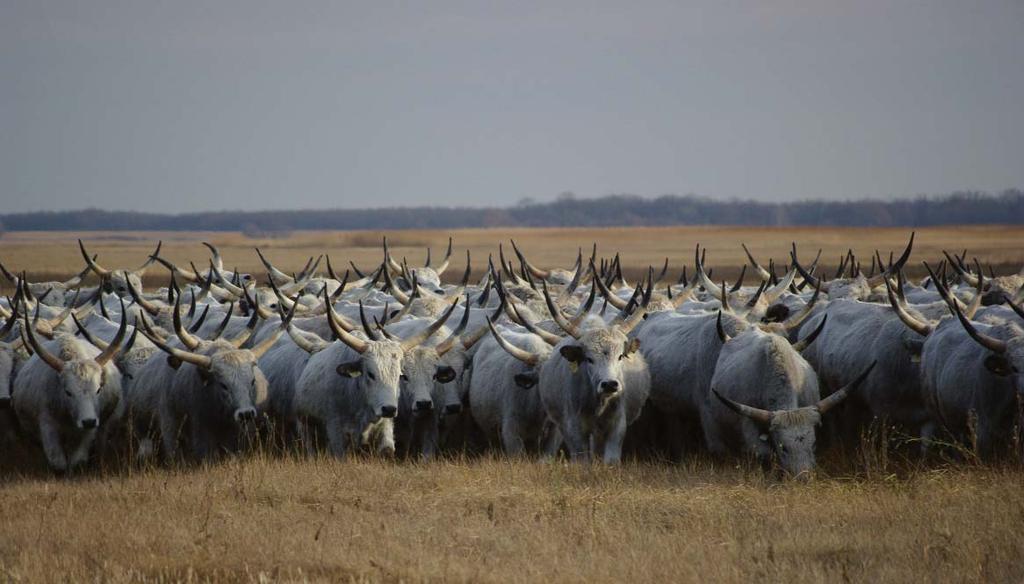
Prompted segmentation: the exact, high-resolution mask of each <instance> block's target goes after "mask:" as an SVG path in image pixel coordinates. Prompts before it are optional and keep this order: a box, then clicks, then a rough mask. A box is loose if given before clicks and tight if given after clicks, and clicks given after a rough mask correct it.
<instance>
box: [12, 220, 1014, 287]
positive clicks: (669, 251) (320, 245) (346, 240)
mask: <svg viewBox="0 0 1024 584" xmlns="http://www.w3.org/2000/svg"><path fill="white" fill-rule="evenodd" d="M910 232H911V229H904V228H886V229H867V228H839V227H828V228H736V227H652V228H635V227H628V228H627V227H623V228H609V229H591V228H579V229H459V230H453V231H450V232H449V231H396V232H383V233H382V232H369V231H362V232H358V231H357V232H321V231H310V232H295V233H294V234H291V235H288V236H287V237H283V238H273V239H261V238H250V237H246V236H244V235H241V234H239V233H232V232H15V233H8V234H6V235H4V236H3V237H2V238H0V262H3V263H4V265H5V266H7V268H8V269H10V270H22V269H24V270H27V271H28V273H29V279H30V280H43V279H48V278H55V277H58V276H63V275H67V274H71V273H73V272H76V271H78V270H79V269H81V267H83V266H84V262H83V261H82V257H81V254H80V252H79V250H78V244H77V243H76V240H77V239H78V238H81V239H83V240H84V241H85V243H86V246H87V248H88V250H89V252H90V253H92V254H98V255H99V260H98V261H99V262H100V264H101V265H103V266H105V267H114V268H126V267H135V266H138V265H140V264H141V263H142V262H143V261H145V259H146V257H147V256H148V255H149V254H150V253H152V252H153V249H154V247H155V245H156V242H157V241H158V240H162V241H163V250H162V251H161V254H160V255H161V256H163V257H165V258H166V259H168V260H170V261H172V262H175V263H178V264H181V265H182V266H183V267H187V265H188V261H189V260H193V261H195V262H197V264H199V262H205V261H206V258H208V257H209V252H208V250H207V249H206V248H205V247H203V246H202V245H201V244H200V242H202V241H208V242H210V243H213V244H214V245H216V246H217V247H218V248H219V249H220V251H221V254H222V255H223V256H224V261H225V265H226V267H228V268H233V267H237V268H239V269H240V270H242V271H244V272H250V273H255V274H262V273H263V266H262V265H261V264H260V262H259V258H258V257H257V256H256V253H255V251H254V248H255V247H259V248H260V249H261V250H262V251H263V253H264V254H265V255H266V256H267V258H269V259H270V261H272V262H274V264H275V265H276V266H277V267H279V268H281V269H284V270H294V271H298V270H300V269H302V266H303V265H304V264H305V262H306V260H307V259H308V258H309V257H310V256H316V255H319V254H321V253H326V254H329V255H330V257H331V260H332V263H333V265H334V267H335V269H339V270H340V271H339V274H340V273H341V271H343V270H344V269H345V268H346V267H348V262H349V261H353V262H355V264H356V265H357V266H359V268H360V269H362V270H364V271H366V270H371V269H373V268H374V267H376V266H377V265H379V264H380V262H381V260H382V259H383V254H382V252H381V238H382V236H383V235H388V237H389V243H390V246H391V248H392V254H393V256H394V257H395V258H396V259H401V258H402V257H406V258H408V260H409V263H410V265H417V264H422V262H423V260H424V258H425V250H426V248H427V247H430V248H431V249H432V250H433V257H434V261H435V264H436V262H437V261H438V260H439V259H440V258H441V257H442V256H443V254H444V249H445V247H446V246H447V242H448V237H449V236H451V237H452V238H453V239H454V253H453V256H452V258H453V259H452V268H451V269H449V271H448V272H447V273H446V274H445V279H446V280H458V279H459V278H460V277H461V275H462V271H463V269H464V267H465V257H466V256H465V254H466V251H467V250H469V252H470V253H471V254H472V258H473V267H474V273H475V274H481V273H482V271H483V269H484V268H485V267H486V265H487V257H488V255H489V254H493V255H494V257H495V260H497V253H498V243H499V242H504V243H505V248H506V249H505V252H506V259H509V260H512V261H515V256H514V254H513V253H512V250H511V249H510V246H509V244H508V241H509V240H510V239H514V240H515V241H516V243H517V244H519V245H520V247H521V249H522V250H523V252H524V253H525V254H526V255H527V258H528V259H529V260H530V262H531V263H533V264H534V265H536V266H538V267H544V268H550V267H559V266H561V267H566V268H568V267H570V266H571V265H572V263H573V261H575V259H576V251H577V249H578V248H583V250H584V253H585V254H587V255H589V250H590V247H591V245H592V244H594V243H596V244H597V246H598V254H599V255H603V256H612V255H614V254H615V253H616V252H619V253H620V254H621V256H622V262H623V266H625V267H626V268H627V271H629V272H631V273H632V274H634V275H638V274H640V273H641V272H642V271H644V270H646V268H647V266H649V265H653V266H655V268H656V269H660V267H661V266H662V264H663V263H664V261H665V258H668V259H669V265H670V273H671V274H674V275H678V274H679V273H680V271H681V270H682V267H683V265H688V266H690V269H691V270H692V268H693V251H694V246H695V245H696V244H698V243H699V244H701V246H703V247H706V248H707V250H708V252H707V265H708V266H709V267H712V268H715V267H717V268H719V271H721V272H724V273H723V274H722V275H724V276H725V277H727V278H735V277H736V274H737V272H738V268H739V267H740V266H741V265H743V264H744V263H746V258H745V256H744V255H743V250H742V248H740V243H741V242H742V243H746V245H747V247H749V248H750V250H751V252H753V253H754V254H755V256H756V257H757V259H758V260H759V261H760V262H761V263H762V264H764V265H765V266H767V265H768V259H769V258H775V260H776V262H781V263H788V261H789V250H790V244H791V242H794V241H795V242H796V243H797V245H798V249H799V252H800V256H799V257H800V259H801V262H802V263H806V264H809V263H810V262H811V261H812V260H813V259H814V255H815V254H816V253H817V250H818V249H821V250H823V253H822V258H823V259H822V262H821V263H822V265H825V266H835V265H837V264H838V262H839V257H840V256H841V255H844V254H845V253H846V250H847V249H850V248H852V249H853V251H854V253H855V254H856V255H857V257H858V259H859V260H860V261H861V263H862V267H863V268H864V269H867V268H868V266H869V265H870V263H871V256H872V255H873V253H874V251H875V250H876V249H877V250H879V251H881V252H882V253H883V255H884V256H885V257H888V256H887V252H888V251H890V250H895V251H896V253H897V255H898V254H899V253H900V252H901V251H902V250H903V247H904V246H905V245H906V242H907V238H908V237H909V236H910ZM1022 241H1024V227H1021V226H971V227H935V228H922V229H918V230H917V237H916V239H915V245H914V250H915V251H914V256H913V260H912V261H911V263H910V265H909V269H910V270H911V271H912V273H918V272H921V271H923V269H922V268H921V266H920V263H919V262H920V260H928V261H932V260H934V262H935V263H937V262H938V261H939V259H940V258H941V257H942V253H941V252H942V250H943V249H947V250H949V251H953V250H957V251H962V250H964V249H966V250H968V252H969V255H968V258H971V257H977V258H978V259H979V260H981V261H982V262H984V263H990V264H992V265H993V266H995V267H996V268H997V271H999V270H1002V271H1006V270H1011V269H1012V270H1013V271H1016V270H1017V269H1019V268H1020V266H1021V265H1024V246H1022V245H1021V242H1022ZM517 265H518V263H517ZM198 267H199V268H200V269H202V268H204V267H205V265H199V266H198ZM321 268H325V264H321ZM716 277H718V276H716ZM166 278H167V272H166V270H164V269H162V268H161V269H154V270H152V271H151V273H150V274H148V275H147V281H152V282H153V284H154V285H162V284H163V283H165V281H166Z"/></svg>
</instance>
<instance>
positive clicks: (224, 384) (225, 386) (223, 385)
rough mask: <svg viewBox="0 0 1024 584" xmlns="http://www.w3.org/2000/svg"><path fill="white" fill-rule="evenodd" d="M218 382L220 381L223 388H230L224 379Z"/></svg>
mask: <svg viewBox="0 0 1024 584" xmlns="http://www.w3.org/2000/svg"><path fill="white" fill-rule="evenodd" d="M217 383H219V384H220V386H221V388H223V389H227V388H228V384H226V383H224V382H223V381H218V382H217Z"/></svg>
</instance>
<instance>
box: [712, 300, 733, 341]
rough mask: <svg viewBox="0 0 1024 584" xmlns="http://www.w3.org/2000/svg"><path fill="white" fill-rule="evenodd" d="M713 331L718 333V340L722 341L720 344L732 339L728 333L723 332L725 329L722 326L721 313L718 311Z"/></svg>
mask: <svg viewBox="0 0 1024 584" xmlns="http://www.w3.org/2000/svg"><path fill="white" fill-rule="evenodd" d="M715 330H716V331H718V340H720V341H722V344H725V343H728V342H729V340H730V339H731V338H732V337H730V336H729V333H727V332H725V328H724V327H723V326H722V311H721V309H719V311H718V317H716V318H715Z"/></svg>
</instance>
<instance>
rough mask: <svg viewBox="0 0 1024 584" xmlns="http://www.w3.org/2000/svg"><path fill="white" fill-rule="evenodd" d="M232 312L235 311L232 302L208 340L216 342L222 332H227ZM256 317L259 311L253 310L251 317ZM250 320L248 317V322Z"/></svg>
mask: <svg viewBox="0 0 1024 584" xmlns="http://www.w3.org/2000/svg"><path fill="white" fill-rule="evenodd" d="M207 307H209V305H207ZM234 311H235V303H234V302H232V303H231V304H230V305H229V306H228V309H227V311H226V312H225V313H224V318H223V319H221V321H220V324H218V325H217V328H216V329H214V331H213V334H212V335H210V338H209V340H211V341H216V340H217V339H219V338H220V337H221V335H223V334H224V331H225V330H227V328H228V325H229V324H231V317H232V315H233V313H234ZM258 315H259V311H255V310H254V311H253V316H255V317H257V318H259V316H258ZM252 318H253V317H249V321H250V322H251V321H252ZM246 324H248V323H246Z"/></svg>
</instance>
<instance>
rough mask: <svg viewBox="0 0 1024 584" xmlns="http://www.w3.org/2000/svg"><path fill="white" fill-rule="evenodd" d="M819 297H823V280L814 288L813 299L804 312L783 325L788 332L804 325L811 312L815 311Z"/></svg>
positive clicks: (804, 308)
mask: <svg viewBox="0 0 1024 584" xmlns="http://www.w3.org/2000/svg"><path fill="white" fill-rule="evenodd" d="M819 297H821V280H818V283H817V285H816V286H815V287H814V294H813V295H812V296H811V299H810V300H809V301H808V302H807V305H806V306H804V307H803V310H801V311H800V312H799V313H797V315H796V316H794V317H792V318H790V319H787V320H786V322H785V323H784V324H783V326H784V327H785V328H786V330H793V329H794V328H796V327H798V326H800V323H802V322H803V321H804V319H806V318H807V317H808V316H810V315H811V312H813V311H814V307H815V305H817V304H818V298H819Z"/></svg>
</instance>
